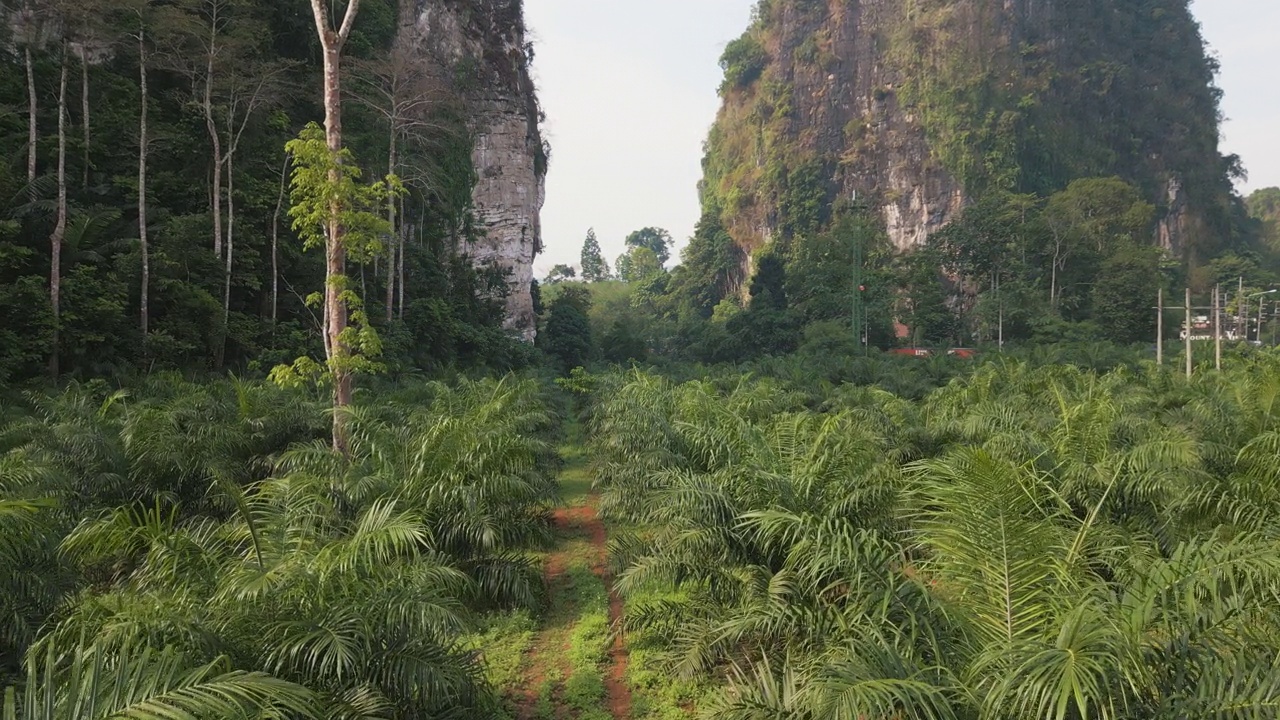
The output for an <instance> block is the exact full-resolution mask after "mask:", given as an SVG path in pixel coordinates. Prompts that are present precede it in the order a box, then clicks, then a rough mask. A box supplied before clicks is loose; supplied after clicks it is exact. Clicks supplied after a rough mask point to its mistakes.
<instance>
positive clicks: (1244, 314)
mask: <svg viewBox="0 0 1280 720" xmlns="http://www.w3.org/2000/svg"><path fill="white" fill-rule="evenodd" d="M1244 304H1245V303H1244V276H1243V275H1241V276H1240V292H1239V293H1237V294H1236V305H1239V307H1237V308H1236V328H1237V329H1236V335H1240V332H1241V331H1240V328H1244V335H1243V336H1242V338H1237V340H1240V339H1243V340H1244V341H1245V342H1246V343H1247V342H1249V329H1248V328H1247V327H1245V326H1246V324H1247V323H1248V320H1249V311H1248V310H1246V309H1245V307H1244Z"/></svg>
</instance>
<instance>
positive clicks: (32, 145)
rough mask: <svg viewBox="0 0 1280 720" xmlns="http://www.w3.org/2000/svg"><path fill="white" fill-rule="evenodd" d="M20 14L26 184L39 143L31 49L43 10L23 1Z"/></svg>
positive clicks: (37, 39) (36, 40)
mask: <svg viewBox="0 0 1280 720" xmlns="http://www.w3.org/2000/svg"><path fill="white" fill-rule="evenodd" d="M19 12H20V14H21V27H22V31H23V32H22V33H21V36H20V38H21V39H20V41H21V43H22V63H23V68H24V69H25V70H26V80H27V182H28V183H30V182H34V181H35V179H36V152H37V150H38V148H37V145H38V144H39V142H40V121H39V118H38V116H37V113H38V112H39V104H38V99H37V93H36V65H35V57H34V53H32V48H33V47H34V46H36V45H37V44H38V43H39V42H40V34H41V25H42V23H41V20H42V19H43V15H44V12H43V8H42V7H41V6H40V4H39V3H38V2H37V0H23V2H22V5H21V7H20V9H19Z"/></svg>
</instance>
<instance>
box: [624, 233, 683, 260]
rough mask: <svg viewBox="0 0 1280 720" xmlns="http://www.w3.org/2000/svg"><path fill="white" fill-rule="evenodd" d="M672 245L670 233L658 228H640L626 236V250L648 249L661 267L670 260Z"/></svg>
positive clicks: (673, 242)
mask: <svg viewBox="0 0 1280 720" xmlns="http://www.w3.org/2000/svg"><path fill="white" fill-rule="evenodd" d="M674 244H675V241H674V240H672V239H671V233H669V232H667V231H666V230H663V229H662V228H659V227H647V228H642V229H640V230H637V231H635V232H633V233H631V234H630V235H628V236H627V247H628V248H649V249H650V250H652V251H653V254H654V255H655V256H657V258H658V263H659V264H662V265H666V264H667V261H668V260H670V259H671V246H672V245H674Z"/></svg>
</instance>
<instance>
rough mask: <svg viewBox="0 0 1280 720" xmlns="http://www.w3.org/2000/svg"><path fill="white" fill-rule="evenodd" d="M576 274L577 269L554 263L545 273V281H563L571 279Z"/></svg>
mask: <svg viewBox="0 0 1280 720" xmlns="http://www.w3.org/2000/svg"><path fill="white" fill-rule="evenodd" d="M577 276H578V271H576V270H574V269H573V268H572V267H570V266H568V265H556V266H555V267H553V268H551V272H549V273H547V282H548V283H558V282H565V281H566V280H573V279H574V278H576V277H577Z"/></svg>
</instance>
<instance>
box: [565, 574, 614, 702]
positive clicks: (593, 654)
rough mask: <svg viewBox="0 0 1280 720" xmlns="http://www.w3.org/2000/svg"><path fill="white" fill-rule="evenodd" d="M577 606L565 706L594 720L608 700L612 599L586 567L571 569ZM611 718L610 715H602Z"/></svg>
mask: <svg viewBox="0 0 1280 720" xmlns="http://www.w3.org/2000/svg"><path fill="white" fill-rule="evenodd" d="M569 575H570V577H571V578H572V582H573V592H574V595H575V599H576V602H577V606H578V622H577V624H576V625H574V627H573V632H572V633H570V635H569V653H568V657H569V667H570V674H569V677H568V679H567V680H566V681H565V686H564V691H565V692H564V699H565V702H566V703H567V704H568V705H569V706H570V707H573V708H574V709H576V710H578V711H579V712H580V713H581V714H580V715H579V718H581V719H585V720H594V718H595V717H596V714H595V713H596V712H597V711H600V710H601V706H602V705H603V703H604V700H605V689H604V673H605V668H606V664H607V663H608V661H609V641H610V636H609V596H608V594H607V592H606V590H605V587H604V583H602V582H601V581H600V578H598V577H596V575H595V574H594V573H592V571H591V568H590V567H589V566H588V565H586V564H574V565H572V566H570V567H569ZM599 717H600V718H608V717H609V714H608V713H603V714H600V715H599Z"/></svg>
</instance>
